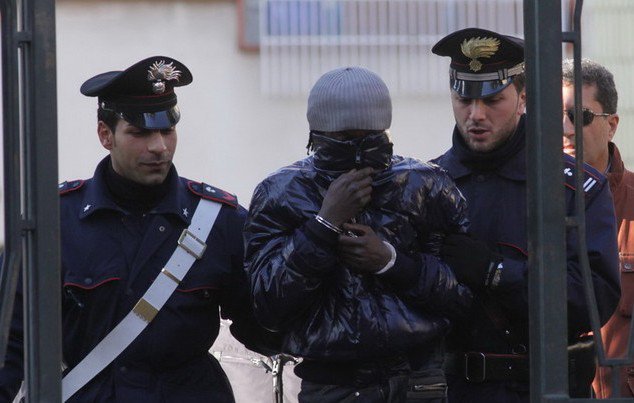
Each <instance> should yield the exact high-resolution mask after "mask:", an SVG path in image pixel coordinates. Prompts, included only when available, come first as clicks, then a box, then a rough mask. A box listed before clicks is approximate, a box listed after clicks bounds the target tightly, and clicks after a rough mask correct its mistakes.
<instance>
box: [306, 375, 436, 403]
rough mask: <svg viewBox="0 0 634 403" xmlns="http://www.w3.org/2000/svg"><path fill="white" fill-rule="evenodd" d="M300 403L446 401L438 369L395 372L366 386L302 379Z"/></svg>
mask: <svg viewBox="0 0 634 403" xmlns="http://www.w3.org/2000/svg"><path fill="white" fill-rule="evenodd" d="M298 398H299V402H300V403H329V402H333V403H334V402H338V403H339V402H341V403H348V402H359V403H361V402H363V403H446V402H447V384H446V382H445V380H444V375H443V373H442V371H440V370H434V371H431V372H430V371H423V372H416V371H415V372H412V373H411V374H409V375H404V374H401V375H395V376H392V377H390V378H387V379H385V380H384V381H383V382H380V383H377V384H373V385H366V386H354V385H323V384H319V383H314V382H310V381H306V380H303V381H302V389H301V391H300V393H299V396H298Z"/></svg>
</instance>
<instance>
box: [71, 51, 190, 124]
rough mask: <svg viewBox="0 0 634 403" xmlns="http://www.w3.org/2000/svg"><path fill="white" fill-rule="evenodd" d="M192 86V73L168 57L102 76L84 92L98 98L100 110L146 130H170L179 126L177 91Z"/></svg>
mask: <svg viewBox="0 0 634 403" xmlns="http://www.w3.org/2000/svg"><path fill="white" fill-rule="evenodd" d="M191 82H192V74H191V72H190V71H189V69H188V68H187V67H186V66H185V65H184V64H182V63H181V62H179V61H178V60H175V59H172V58H170V57H166V56H153V57H149V58H147V59H144V60H141V61H140V62H137V63H135V64H133V65H132V66H130V67H128V68H127V69H125V70H123V71H109V72H107V73H102V74H98V75H96V76H94V77H92V78H90V79H89V80H87V81H86V82H84V83H83V84H82V86H81V88H80V91H81V93H82V94H84V95H86V96H89V97H98V101H99V106H100V107H101V108H103V109H106V110H111V111H113V112H115V113H117V115H119V117H121V118H122V119H124V120H126V121H127V122H128V123H130V124H132V125H134V126H137V127H140V128H144V129H167V128H169V127H172V126H174V125H176V123H178V121H179V119H180V111H179V109H178V106H176V94H175V93H174V87H180V86H183V85H187V84H189V83H191Z"/></svg>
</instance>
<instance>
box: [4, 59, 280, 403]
mask: <svg viewBox="0 0 634 403" xmlns="http://www.w3.org/2000/svg"><path fill="white" fill-rule="evenodd" d="M191 81H192V75H191V73H190V71H189V69H188V68H187V67H186V66H185V65H183V64H182V63H180V62H179V61H177V60H174V59H172V58H169V57H164V56H155V57H150V58H147V59H145V60H142V61H140V62H138V63H136V64H134V65H132V66H131V67H129V68H127V69H126V70H124V71H111V72H107V73H103V74H99V75H97V76H95V77H93V78H91V79H89V80H88V81H86V82H85V83H84V84H83V85H82V87H81V92H82V94H84V95H87V96H90V97H98V104H99V105H98V112H97V114H98V124H97V133H98V137H99V140H100V142H101V144H102V146H103V147H104V148H105V149H106V150H108V151H109V155H108V156H107V157H105V158H104V159H103V160H102V161H101V162H100V163H99V164H98V165H97V168H96V170H95V174H94V176H93V177H92V178H90V179H87V180H75V181H69V182H64V183H62V184H61V185H60V186H59V192H60V197H61V199H60V213H61V238H60V240H61V247H62V281H63V283H62V310H63V315H62V320H63V358H64V364H65V365H66V366H67V367H68V368H67V369H66V370H65V371H64V380H63V385H62V389H63V397H64V400H66V399H68V400H67V401H68V402H174V403H177V402H178V403H182V402H233V400H234V399H233V394H232V391H231V387H230V385H229V383H228V380H227V378H226V376H225V374H224V372H223V371H222V369H221V368H220V366H219V363H218V362H217V361H216V360H215V359H214V358H213V357H212V356H211V355H210V354H209V353H208V350H209V348H210V347H211V345H212V343H213V342H214V340H215V338H216V336H217V335H218V330H219V324H220V323H219V321H220V317H219V313H220V311H221V312H222V316H223V317H225V318H229V319H231V320H232V321H233V325H232V327H231V330H232V333H233V334H234V336H236V338H238V340H240V341H241V342H243V343H245V345H246V346H247V347H249V348H251V349H254V350H258V351H259V352H261V353H265V354H266V353H272V350H269V349H268V348H269V347H273V346H274V344H272V343H273V341H274V339H273V337H271V334H269V333H266V332H264V331H263V330H262V329H261V328H259V327H258V326H257V325H256V321H255V320H254V318H253V316H252V307H251V302H250V301H251V299H250V295H249V292H248V285H247V283H246V276H245V273H244V271H243V244H242V227H243V223H244V220H245V217H246V211H245V209H244V208H243V207H241V206H240V205H239V204H238V202H237V200H236V197H235V196H234V195H232V194H230V193H227V192H225V191H223V190H220V189H218V188H215V187H213V186H211V185H207V184H204V183H200V182H195V181H191V180H188V179H186V178H183V177H180V176H179V175H178V173H177V172H176V168H175V167H174V164H173V163H172V158H173V156H174V151H175V149H176V137H177V134H176V124H177V123H178V121H179V119H180V112H179V109H178V106H177V105H176V103H177V102H176V101H177V99H176V94H175V93H174V88H175V87H179V86H184V85H187V84H189V83H191ZM214 217H215V219H214ZM20 288H21V287H18V290H20ZM15 306H16V310H15V315H14V320H13V324H12V332H11V336H10V340H9V348H8V352H7V356H6V361H5V367H4V368H3V369H2V370H0V401H10V399H12V397H13V396H14V395H15V394H16V392H17V390H18V388H19V386H20V381H21V380H22V378H23V365H22V353H23V334H22V317H21V313H22V300H21V295H20V294H18V296H17V300H16V304H15ZM219 308H220V310H219ZM120 344H123V345H122V346H121V345H120ZM117 345H119V346H117ZM74 369H76V371H73V370H74Z"/></svg>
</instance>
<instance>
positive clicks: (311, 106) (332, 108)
mask: <svg viewBox="0 0 634 403" xmlns="http://www.w3.org/2000/svg"><path fill="white" fill-rule="evenodd" d="M306 116H307V117H308V125H309V127H310V130H311V131H313V130H314V131H321V132H339V131H343V130H387V129H389V128H390V125H391V123H392V100H391V99H390V92H389V91H388V89H387V86H386V85H385V83H384V82H383V80H381V77H379V76H378V75H377V74H375V73H373V72H371V71H370V70H368V69H365V68H363V67H342V68H338V69H335V70H332V71H329V72H328V73H326V74H324V75H323V76H321V77H320V78H319V80H317V82H316V83H315V85H314V86H313V89H312V90H310V95H309V96H308V111H307V112H306Z"/></svg>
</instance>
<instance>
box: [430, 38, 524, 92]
mask: <svg viewBox="0 0 634 403" xmlns="http://www.w3.org/2000/svg"><path fill="white" fill-rule="evenodd" d="M431 51H432V52H433V53H435V54H437V55H439V56H449V57H451V64H450V65H449V78H450V84H451V89H452V90H454V91H456V92H457V93H458V95H460V96H462V97H465V98H485V97H489V96H491V95H494V94H496V93H498V92H500V91H502V90H503V89H504V88H506V87H508V86H509V85H510V84H511V83H512V82H513V78H514V77H515V76H517V75H518V74H520V73H523V72H524V41H523V40H522V39H520V38H516V37H513V36H508V35H501V34H498V33H497V32H493V31H488V30H486V29H481V28H466V29H462V30H460V31H456V32H453V33H451V34H449V35H447V36H445V37H444V38H442V39H441V40H440V41H438V43H436V44H435V45H434V47H433V48H432V49H431Z"/></svg>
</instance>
